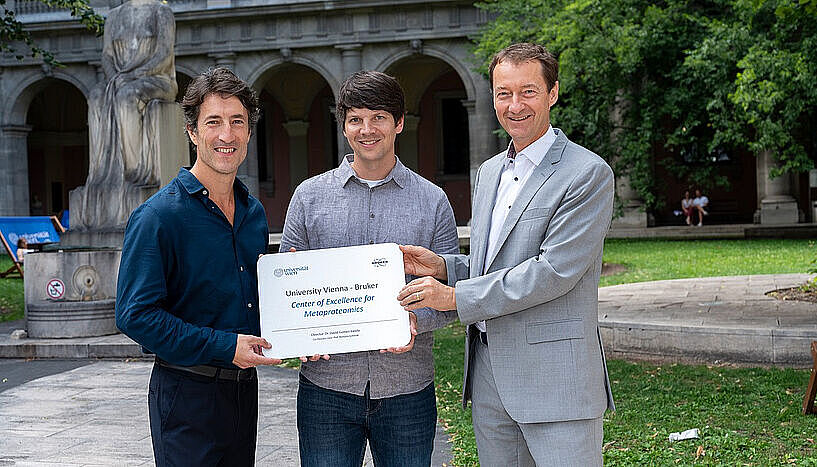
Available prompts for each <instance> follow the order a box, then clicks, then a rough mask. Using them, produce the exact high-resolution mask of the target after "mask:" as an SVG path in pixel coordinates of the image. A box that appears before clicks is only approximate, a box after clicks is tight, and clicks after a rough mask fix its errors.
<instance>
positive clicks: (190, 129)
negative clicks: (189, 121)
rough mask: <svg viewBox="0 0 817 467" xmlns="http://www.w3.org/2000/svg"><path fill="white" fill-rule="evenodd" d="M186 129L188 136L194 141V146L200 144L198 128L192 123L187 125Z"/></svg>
mask: <svg viewBox="0 0 817 467" xmlns="http://www.w3.org/2000/svg"><path fill="white" fill-rule="evenodd" d="M185 130H186V131H187V136H188V137H189V138H190V141H191V142H192V143H193V146H198V145H199V143H198V138H199V137H198V134H196V130H194V129H193V127H192V126H191V125H185Z"/></svg>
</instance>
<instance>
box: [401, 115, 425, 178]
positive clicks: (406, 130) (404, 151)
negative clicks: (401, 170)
mask: <svg viewBox="0 0 817 467" xmlns="http://www.w3.org/2000/svg"><path fill="white" fill-rule="evenodd" d="M419 124H420V116H419V115H411V114H406V117H405V121H404V123H403V132H402V133H400V135H399V136H398V137H397V138H398V139H399V141H400V154H398V156H399V157H400V161H401V162H402V163H403V165H405V166H406V167H408V168H410V169H411V170H413V171H415V172H419V165H420V150H419V147H418V146H419V145H418V141H417V136H418V135H417V126H418V125H419Z"/></svg>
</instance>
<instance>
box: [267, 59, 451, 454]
mask: <svg viewBox="0 0 817 467" xmlns="http://www.w3.org/2000/svg"><path fill="white" fill-rule="evenodd" d="M404 114H405V103H404V98H403V90H402V89H401V88H400V84H399V83H398V82H397V81H396V80H395V79H394V78H392V77H391V76H388V75H385V74H383V73H379V72H375V71H363V72H358V73H355V74H353V75H352V76H350V77H349V78H348V79H347V80H346V81H345V82H344V83H343V85H342V86H341V87H340V91H339V92H338V101H337V112H336V115H337V118H338V122H339V123H340V124H341V125H343V134H344V135H345V136H346V140H347V141H349V145H350V146H351V147H352V150H353V151H354V153H353V154H349V155H347V156H346V157H344V158H343V160H342V161H341V163H340V166H339V167H338V168H336V169H333V170H330V171H328V172H326V173H323V174H321V175H318V176H316V177H313V178H310V179H309V180H306V181H305V182H303V183H302V184H301V185H300V186H299V187H298V188H297V189H296V190H295V194H294V195H293V196H292V201H291V202H290V205H289V210H288V211H287V217H286V222H285V224H284V233H283V236H282V238H281V251H287V250H289V249H290V248H295V249H297V250H311V249H318V248H335V247H344V246H353V245H367V244H373V243H386V242H395V243H399V244H404V243H411V244H415V245H422V246H424V247H426V248H428V249H430V250H431V251H434V252H436V253H440V254H444V253H456V252H457V250H458V240H457V228H456V224H455V222H454V213H453V211H452V209H451V205H450V204H449V203H448V199H447V198H446V196H445V193H443V191H442V190H441V189H440V188H439V187H437V186H436V185H434V184H432V183H431V182H429V181H428V180H426V179H424V178H422V177H420V176H419V175H417V174H416V173H414V172H413V171H411V170H409V169H408V168H406V167H405V166H404V165H403V164H402V163H401V162H400V160H399V159H398V158H397V156H396V155H395V153H394V143H395V140H396V138H397V135H398V134H399V133H400V132H401V131H402V130H403V118H404ZM409 319H410V322H411V323H412V326H413V328H414V331H415V332H416V337H413V338H412V342H410V343H409V344H408V345H407V346H406V347H403V348H397V349H389V351H388V352H383V351H381V352H378V351H370V352H355V353H348V354H341V355H332V356H331V358H329V359H328V360H324V359H314V358H313V359H312V360H311V361H307V362H304V363H303V364H302V365H301V378H300V387H299V389H298V437H299V438H298V439H299V443H300V454H301V465H303V466H327V467H328V466H339V467H346V466H348V467H360V465H361V464H362V463H363V455H364V452H365V449H366V441H367V440H368V442H369V446H370V448H371V451H372V458H373V460H374V463H375V465H376V466H378V467H388V466H404V467H413V466H417V467H428V466H429V465H430V463H431V451H432V448H433V442H434V432H435V427H436V421H437V407H436V398H435V395H434V361H433V356H432V353H431V348H432V344H433V334H432V332H431V331H433V330H434V329H436V328H439V327H441V326H444V325H445V324H447V323H449V322H451V321H453V320H454V319H456V313H454V312H447V313H445V312H438V311H434V310H430V309H427V308H425V309H416V310H414V311H413V312H412V313H410V315H409Z"/></svg>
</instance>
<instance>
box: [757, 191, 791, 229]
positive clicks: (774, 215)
mask: <svg viewBox="0 0 817 467" xmlns="http://www.w3.org/2000/svg"><path fill="white" fill-rule="evenodd" d="M797 221H798V212H797V201H795V200H794V198H792V197H790V196H779V197H772V198H766V199H764V200H762V201H761V202H760V224H761V225H780V224H796V223H797Z"/></svg>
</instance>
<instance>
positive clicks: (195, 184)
mask: <svg viewBox="0 0 817 467" xmlns="http://www.w3.org/2000/svg"><path fill="white" fill-rule="evenodd" d="M177 178H178V179H179V182H181V184H182V186H183V187H184V189H185V190H187V193H189V194H191V195H193V194H196V193H200V192H201V191H202V190H204V185H202V184H201V182H200V181H199V179H198V178H196V176H195V175H193V174H192V173H191V172H190V170H188V169H186V168H184V167H182V168H180V169H179V175H178V176H177ZM233 191H234V192H235V193H236V194H237V195H238V199H240V200H241V201H247V198H248V197H249V196H250V190H249V188H247V185H245V184H244V182H242V181H241V180H239V179H238V177H236V178H235V181H234V182H233Z"/></svg>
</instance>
